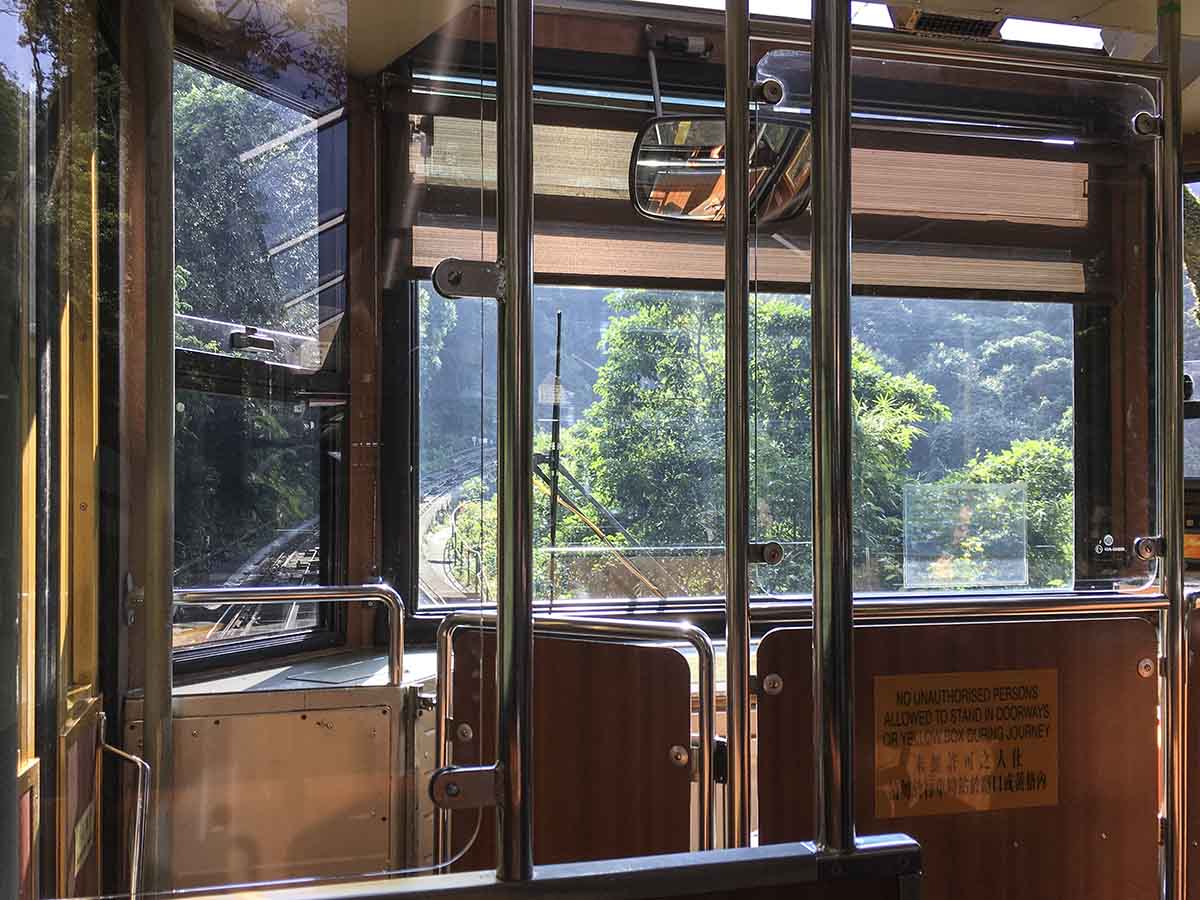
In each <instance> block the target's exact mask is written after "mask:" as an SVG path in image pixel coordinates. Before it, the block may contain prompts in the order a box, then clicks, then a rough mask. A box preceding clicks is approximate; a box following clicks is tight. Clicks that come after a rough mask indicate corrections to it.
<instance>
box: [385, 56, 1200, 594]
mask: <svg viewBox="0 0 1200 900" xmlns="http://www.w3.org/2000/svg"><path fill="white" fill-rule="evenodd" d="M764 41H765V39H764ZM767 58H768V57H764V60H766V59H767ZM770 60H771V63H770V64H771V65H772V66H775V67H777V68H776V69H773V70H771V71H766V70H765V69H763V70H760V71H759V76H760V77H765V76H767V75H773V76H777V77H779V78H780V79H782V80H784V81H785V82H786V83H789V84H794V85H797V86H798V87H797V91H798V93H797V94H796V96H795V98H791V97H790V96H789V97H788V98H786V99H785V103H784V104H783V105H778V106H777V107H776V108H775V109H774V112H773V115H774V116H776V117H778V116H781V115H782V116H796V117H797V121H798V122H801V123H803V122H805V121H807V120H806V118H805V117H806V116H807V107H806V105H805V103H804V102H803V91H804V90H807V87H806V86H807V84H808V83H809V81H808V67H809V62H808V59H807V56H806V55H805V53H804V52H802V51H795V52H793V51H791V50H788V51H786V52H782V53H778V54H775V55H773V56H770ZM763 65H766V63H765V62H764V64H763ZM939 69H940V67H939V66H936V65H933V64H930V63H927V62H905V63H903V64H898V63H897V62H896V61H895V60H890V59H882V58H876V57H874V56H871V55H869V54H867V55H863V56H861V57H856V59H855V61H854V78H855V85H856V88H855V111H854V116H855V117H856V120H857V121H858V122H859V123H860V124H861V125H862V127H861V128H856V129H855V131H854V146H853V149H852V156H851V161H852V168H853V172H854V179H853V185H852V197H851V207H852V212H853V215H854V240H855V243H854V264H853V270H854V283H855V292H856V296H855V298H854V300H853V303H852V319H853V335H854V346H853V375H854V380H853V399H854V404H855V414H856V416H855V425H854V429H855V431H854V457H853V466H854V472H853V474H854V483H853V503H854V508H853V521H854V561H855V570H854V587H855V590H856V591H857V592H859V593H860V594H864V595H865V594H872V593H908V594H918V593H927V592H936V591H958V592H974V593H986V592H995V591H1059V590H1062V591H1067V590H1074V591H1085V590H1086V591H1098V592H1105V591H1114V590H1120V589H1126V588H1131V587H1140V586H1145V585H1146V584H1147V578H1148V577H1149V576H1150V575H1151V574H1152V571H1153V570H1152V566H1147V565H1145V564H1143V563H1140V562H1138V561H1137V560H1135V559H1134V558H1133V556H1132V555H1131V553H1130V551H1129V545H1130V544H1131V542H1132V540H1133V538H1134V537H1136V536H1137V535H1138V534H1141V533H1144V532H1145V529H1147V528H1150V527H1152V523H1153V516H1154V511H1153V509H1152V500H1151V499H1150V498H1152V497H1153V490H1152V488H1153V483H1152V477H1153V476H1152V472H1153V468H1152V465H1151V462H1152V444H1153V420H1152V415H1151V414H1150V411H1149V410H1148V408H1147V407H1146V405H1145V403H1144V397H1145V396H1146V395H1147V393H1148V392H1150V391H1152V384H1151V383H1149V381H1148V379H1147V377H1146V376H1145V375H1144V374H1142V373H1145V372H1146V371H1147V368H1146V357H1145V354H1146V353H1147V348H1148V347H1149V345H1150V341H1151V335H1152V330H1151V329H1152V322H1151V321H1150V319H1149V318H1148V316H1147V315H1146V310H1147V309H1148V308H1149V304H1150V300H1149V297H1148V296H1147V294H1146V291H1147V290H1148V288H1149V286H1150V281H1149V279H1147V278H1144V277H1142V276H1143V275H1144V271H1143V270H1142V269H1141V268H1140V267H1141V266H1142V265H1143V263H1142V262H1141V261H1140V259H1141V258H1139V260H1135V261H1127V260H1125V257H1124V255H1123V254H1125V253H1127V252H1128V244H1127V242H1125V241H1124V240H1123V238H1120V237H1119V235H1123V234H1126V233H1127V231H1128V229H1141V228H1143V227H1144V226H1143V224H1142V223H1140V222H1138V221H1137V220H1136V216H1137V215H1138V214H1140V213H1139V212H1138V210H1139V209H1140V207H1138V206H1137V205H1136V204H1133V205H1130V204H1127V203H1126V201H1125V199H1124V198H1127V197H1130V196H1132V194H1131V193H1130V192H1131V191H1133V190H1135V189H1136V190H1142V189H1143V188H1145V186H1146V185H1145V184H1143V183H1137V184H1135V182H1131V181H1130V180H1129V179H1128V177H1127V169H1123V168H1122V166H1124V165H1126V164H1129V163H1132V162H1134V161H1137V162H1138V163H1139V164H1140V163H1142V162H1146V161H1147V152H1148V151H1147V146H1148V145H1146V144H1144V143H1138V142H1137V141H1135V140H1133V138H1132V137H1131V132H1130V129H1129V124H1128V123H1129V121H1130V120H1131V116H1132V115H1134V114H1136V113H1137V112H1138V111H1142V110H1151V109H1153V98H1152V95H1151V94H1150V93H1149V92H1148V91H1147V90H1146V88H1145V85H1143V84H1141V83H1138V82H1135V81H1130V82H1128V83H1122V84H1119V85H1115V86H1114V85H1112V84H1109V83H1105V82H1102V81H1100V80H1098V79H1097V80H1090V79H1086V78H1082V77H1077V76H1065V75H1056V74H1053V73H1050V74H1047V75H1046V76H1044V77H1042V76H1039V78H1038V79H1037V81H1038V85H1037V88H1036V90H1034V89H1030V88H1028V87H1024V86H1022V84H1023V83H1022V82H1020V80H1019V79H1018V78H1015V77H1012V78H1007V77H1006V78H1004V79H1002V81H1003V84H1004V88H1003V90H1001V91H1000V93H996V91H997V90H998V87H997V81H996V77H995V75H994V73H988V72H984V71H975V70H972V69H970V68H962V67H957V66H947V67H945V70H944V71H940V70H939ZM696 72H697V79H698V80H697V82H696V85H695V94H694V95H692V96H689V98H688V99H687V101H686V104H685V103H675V102H674V101H672V102H671V103H670V104H669V108H671V109H673V110H674V111H676V112H678V111H680V110H681V109H684V110H691V111H693V112H694V111H696V110H698V109H699V108H700V107H702V106H703V105H704V103H705V102H706V101H705V98H706V97H714V96H715V97H719V96H720V93H719V90H720V87H719V85H716V86H706V85H702V84H701V83H700V82H699V77H700V75H701V74H702V70H701V69H700V68H697V69H696ZM466 77H467V76H463V79H464V84H465V79H466ZM580 77H582V76H580ZM546 80H547V83H549V81H550V78H549V77H547V79H546ZM445 81H446V83H445V84H444V85H441V86H440V87H439V84H438V82H437V80H436V79H434V78H429V79H426V80H425V81H423V82H422V87H421V90H422V92H426V91H428V92H429V94H430V95H434V94H438V93H439V92H442V93H443V94H444V95H445V96H444V99H443V100H442V101H441V102H438V103H434V102H432V101H430V102H429V103H428V107H427V108H426V107H423V106H421V104H424V103H425V102H426V101H425V100H424V97H425V94H424V93H422V94H421V95H420V97H419V98H416V103H417V106H416V108H410V111H409V118H408V122H407V123H406V126H405V127H406V128H407V133H406V135H405V136H406V137H407V138H408V139H409V141H410V143H409V149H410V153H409V167H410V173H411V174H412V176H413V178H414V180H416V181H417V182H418V183H419V184H420V185H421V195H420V201H419V206H418V208H417V209H416V210H415V212H413V213H412V215H411V218H410V219H406V221H405V225H406V226H407V227H410V228H411V232H410V233H411V236H412V243H411V250H412V257H411V265H412V269H411V271H412V273H413V276H414V278H415V279H417V280H419V279H421V278H424V277H427V273H428V271H429V269H430V268H431V267H432V266H433V265H435V264H436V263H437V262H438V261H439V260H441V259H443V258H446V257H450V256H455V257H463V258H483V259H490V258H494V254H495V246H494V223H493V221H492V220H491V218H490V216H491V195H492V192H493V191H494V185H495V183H496V182H495V175H494V170H495V163H494V158H492V157H490V156H489V155H488V153H487V151H488V148H489V147H491V146H492V143H493V139H492V130H491V129H492V126H491V125H490V123H488V122H486V121H480V118H479V116H477V115H475V107H474V104H473V103H472V102H471V101H469V100H467V99H465V96H464V95H463V94H462V93H461V92H460V93H455V91H456V90H458V88H455V87H454V85H456V84H458V82H455V81H454V80H453V78H451V77H449V76H447V77H446V79H445ZM580 83H582V82H580ZM479 84H481V85H483V83H482V82H479ZM587 84H588V87H587V102H586V103H585V102H584V100H583V99H580V97H575V96H574V95H571V97H570V98H569V97H568V95H569V87H568V84H567V78H566V76H562V77H561V78H560V80H559V82H558V89H559V90H560V94H559V95H558V96H557V97H556V102H555V103H554V104H553V106H552V105H551V104H550V103H549V102H547V103H545V104H544V111H543V113H542V115H541V116H540V117H539V118H538V121H536V122H535V126H534V147H535V170H534V171H535V191H536V193H537V197H538V215H537V216H536V217H535V222H534V228H535V236H534V252H535V265H536V268H537V278H536V280H537V282H538V283H537V285H536V288H535V300H534V303H535V311H536V316H537V320H538V323H539V324H538V332H537V337H536V341H535V357H536V371H535V381H536V384H537V403H538V406H537V413H536V418H537V420H538V430H537V435H536V447H537V451H536V452H537V460H536V461H537V468H538V474H537V475H536V476H535V478H536V482H535V485H534V488H535V496H536V498H537V501H538V503H539V507H538V517H539V518H538V531H537V533H536V534H535V537H534V552H535V562H536V564H537V581H536V599H537V600H538V601H539V602H541V603H543V604H554V605H556V606H558V605H569V604H577V605H579V606H582V605H593V606H599V605H601V604H606V605H608V606H609V607H610V608H611V607H613V606H616V607H621V606H625V605H629V604H631V603H637V604H639V605H641V606H642V607H643V608H645V607H646V606H647V605H649V606H654V605H660V604H662V603H664V602H666V601H672V602H673V601H677V600H682V601H686V602H688V604H689V605H690V606H701V605H703V606H705V607H706V608H709V607H712V606H716V605H718V604H719V603H720V602H721V600H722V596H723V593H724V561H723V552H724V524H725V509H724V485H723V481H724V416H725V410H724V371H723V368H724V354H723V343H722V342H723V335H724V303H723V298H722V295H721V285H722V277H723V272H724V247H723V237H722V234H721V231H720V229H719V228H718V229H704V228H681V227H671V226H670V225H663V224H662V223H657V222H649V221H647V220H645V219H641V218H639V217H637V216H636V215H634V214H633V213H632V212H631V210H630V208H629V201H628V196H627V193H628V187H627V179H628V154H629V149H630V146H631V144H632V142H633V136H634V134H635V133H636V130H637V129H638V128H640V127H641V126H642V124H643V123H644V121H645V119H644V115H643V112H642V111H641V110H633V111H630V110H629V109H628V104H629V103H630V102H631V101H630V99H629V98H628V97H627V96H626V95H624V94H621V93H620V91H621V90H623V88H619V87H614V88H613V92H612V93H609V92H606V91H605V90H603V88H602V87H601V84H602V82H601V81H600V80H599V76H597V79H596V80H593V81H589V82H588V83H587ZM931 85H937V88H936V89H932V88H931ZM901 86H903V88H904V89H903V90H900V89H899V88H900V87H901ZM484 87H486V85H483V87H481V90H483V88H484ZM706 87H711V88H712V92H711V93H709V94H705V93H704V90H705V88H706ZM459 88H462V89H463V90H465V88H463V86H462V85H459ZM579 90H580V92H582V90H583V89H582V88H580V89H579ZM414 97H416V95H415V94H414ZM1049 97H1069V98H1071V99H1070V101H1069V102H1067V101H1064V102H1063V103H1062V104H1057V103H1050V102H1048V100H1047V98H1049ZM792 99H795V103H794V104H793V103H792V102H791V101H792ZM573 103H575V104H577V105H576V106H573V105H572V104H573ZM989 104H991V105H995V106H996V108H997V118H995V119H992V118H989V119H987V120H986V121H985V120H983V119H981V118H980V117H979V116H978V115H977V114H975V113H973V112H972V110H974V109H977V108H989V109H990V108H991V106H989ZM997 104H998V105H997ZM537 108H538V109H543V107H541V106H539V107H537ZM933 110H936V111H938V112H937V113H936V115H935V114H934V112H932V111H933ZM1032 110H1038V113H1037V115H1038V116H1040V118H1038V119H1037V122H1036V125H1033V124H1031V122H1033V120H1032V119H1030V118H1029V115H1030V113H1031V111H1032ZM706 111H707V110H706ZM1093 114H1096V115H1098V116H1099V118H1095V117H1094V115H1093ZM772 121H775V120H774V119H772ZM1101 136H1103V137H1101ZM1106 141H1107V142H1109V144H1111V146H1112V147H1116V148H1120V154H1124V156H1123V157H1122V159H1125V162H1123V163H1121V164H1120V165H1115V164H1114V162H1113V158H1112V157H1109V156H1106V155H1105V153H1104V152H1102V151H1101V150H1100V147H1101V145H1102V144H1105V142H1106ZM581 159H583V160H586V163H587V164H586V165H583V166H580V165H579V160H581ZM1147 171H1149V170H1147ZM811 227H812V226H811V220H810V219H809V218H808V217H807V216H799V217H797V218H795V219H792V220H788V221H784V222H780V223H766V224H764V223H762V222H760V223H758V226H757V227H756V229H755V230H754V232H753V236H752V240H753V246H752V248H751V266H752V271H753V273H754V279H755V280H754V293H753V294H752V298H751V304H752V312H751V315H752V332H751V341H752V346H751V352H752V363H751V365H752V373H751V375H752V391H753V393H752V398H751V400H752V404H753V410H752V412H753V418H752V423H751V424H752V429H753V430H752V435H751V453H752V457H751V477H752V484H751V494H752V498H751V504H752V505H751V518H752V526H753V529H754V537H755V539H756V540H760V541H766V540H774V541H779V542H780V543H782V544H783V545H784V547H785V558H784V561H783V562H782V563H781V564H779V565H776V566H769V567H768V566H757V567H755V570H754V573H753V578H754V591H755V593H756V595H757V596H759V597H761V598H795V597H802V596H805V595H807V594H808V593H809V592H810V591H811V589H812V544H811V540H812V534H811V531H812V528H811V517H812V506H811V484H810V482H811V473H812V447H811V409H810V400H809V398H810V395H811V389H812V388H811V372H810V366H811V354H810V346H809V340H810V331H811V316H810V307H809V301H808V297H807V296H806V294H805V292H806V291H807V290H808V287H809V280H810V276H811V256H810V249H811ZM564 285H573V286H571V287H566V286H564ZM605 285H607V286H605ZM418 293H419V299H420V315H421V340H420V352H421V365H420V373H419V379H420V388H419V392H418V393H419V404H420V409H419V422H420V425H419V427H420V434H421V441H420V447H421V459H420V471H421V493H422V506H421V515H420V527H419V536H418V541H417V544H418V556H419V559H420V578H421V584H422V591H421V596H422V601H423V602H428V601H430V600H432V601H434V602H444V603H449V604H453V603H456V602H462V601H470V602H479V601H481V600H482V601H484V602H493V601H494V599H495V584H494V578H495V543H494V536H495V527H496V526H495V498H494V492H495V436H496V432H495V415H496V413H495V396H494V392H495V358H494V352H495V341H496V335H495V318H494V315H495V310H494V307H493V306H492V305H490V304H487V303H485V304H483V306H482V307H480V306H479V305H478V304H477V302H476V301H463V302H456V301H448V300H445V299H443V298H440V297H437V296H436V295H435V294H434V292H433V291H432V289H431V287H430V286H429V285H428V283H422V284H421V286H420V288H419V290H418ZM560 314H561V315H560ZM560 335H561V337H560ZM1197 346H1198V348H1200V343H1198V345H1197ZM1195 358H1196V366H1197V369H1198V373H1197V374H1198V375H1200V349H1198V351H1197V355H1196V357H1195ZM556 366H557V371H558V372H559V373H560V374H559V376H558V377H557V378H556V376H555V372H556ZM1129 373H1133V379H1132V380H1130V379H1131V376H1130V374H1129ZM1138 379H1140V380H1138ZM1139 397H1140V398H1142V399H1138V398H1139ZM555 426H557V428H558V440H557V441H556V440H555V439H554V430H555ZM1197 446H1198V447H1200V438H1197ZM1197 471H1198V474H1200V469H1198V470H1197ZM552 510H553V514H552ZM579 606H577V607H576V608H579Z"/></svg>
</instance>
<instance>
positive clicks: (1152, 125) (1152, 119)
mask: <svg viewBox="0 0 1200 900" xmlns="http://www.w3.org/2000/svg"><path fill="white" fill-rule="evenodd" d="M1162 129H1163V122H1162V117H1161V116H1156V115H1154V113H1149V112H1145V111H1143V112H1140V113H1138V114H1137V115H1136V116H1134V117H1133V133H1134V134H1139V135H1141V136H1142V137H1161V136H1162Z"/></svg>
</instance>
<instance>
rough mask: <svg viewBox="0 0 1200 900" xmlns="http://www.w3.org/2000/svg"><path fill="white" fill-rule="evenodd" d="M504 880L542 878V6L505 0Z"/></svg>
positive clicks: (499, 742)
mask: <svg viewBox="0 0 1200 900" xmlns="http://www.w3.org/2000/svg"><path fill="white" fill-rule="evenodd" d="M497 13H498V20H497V24H496V51H497V54H498V60H497V69H498V74H499V81H500V84H499V93H498V95H497V99H496V143H497V147H496V167H497V179H496V180H497V189H496V224H497V235H496V238H497V246H498V249H499V252H498V254H497V255H498V257H499V262H500V266H501V272H502V279H503V290H502V294H503V297H502V300H501V302H500V304H499V318H500V321H499V336H500V347H499V353H498V366H497V368H498V378H497V381H498V384H497V388H498V389H497V398H496V399H497V407H498V413H499V448H498V450H499V466H500V471H499V476H498V484H497V494H498V505H499V523H498V524H499V528H498V532H499V534H498V537H497V556H498V559H499V597H498V601H499V610H498V618H497V628H496V644H497V654H496V685H497V691H496V768H497V778H498V783H497V787H498V792H499V796H498V798H497V800H498V802H497V804H496V830H497V835H498V840H497V842H496V854H497V861H496V876H497V877H498V878H500V879H501V880H504V881H526V880H528V879H530V878H532V877H533V808H532V804H533V798H532V796H531V792H532V788H533V780H532V778H531V777H530V776H531V769H532V764H531V763H532V755H533V753H532V750H533V742H532V738H531V730H532V724H533V723H532V717H531V713H532V709H533V543H532V541H533V0H499V2H498V3H497Z"/></svg>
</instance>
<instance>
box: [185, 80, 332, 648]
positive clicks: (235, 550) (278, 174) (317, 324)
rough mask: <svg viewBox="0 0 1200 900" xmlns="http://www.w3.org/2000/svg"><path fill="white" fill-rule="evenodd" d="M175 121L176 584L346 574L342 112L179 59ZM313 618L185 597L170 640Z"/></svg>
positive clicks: (310, 580) (293, 582)
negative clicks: (304, 104)
mask: <svg viewBox="0 0 1200 900" xmlns="http://www.w3.org/2000/svg"><path fill="white" fill-rule="evenodd" d="M173 128H174V139H175V216H176V229H175V246H176V254H175V256H176V271H175V312H176V316H175V335H176V385H177V396H176V461H175V468H176V491H175V493H176V498H175V500H176V503H175V508H176V515H175V525H176V542H175V584H176V586H177V587H227V588H229V587H252V586H300V585H308V584H319V583H330V582H331V581H336V580H337V577H336V572H337V571H338V566H339V565H340V564H341V559H340V554H338V552H337V547H336V546H335V543H333V542H331V538H337V537H338V536H340V535H341V533H342V530H343V529H341V528H340V527H339V521H340V518H339V517H340V516H341V515H343V514H344V509H343V506H342V502H341V500H340V496H341V495H340V493H339V492H340V491H342V490H343V488H344V477H343V476H342V475H341V474H340V472H341V470H342V468H343V466H342V464H341V455H340V452H339V451H340V449H341V448H342V446H344V431H345V415H344V404H345V399H346V378H345V368H346V366H345V362H346V360H345V357H346V351H345V348H344V346H343V344H344V341H343V340H342V339H340V336H339V332H340V330H341V328H340V326H341V322H342V319H343V311H344V309H345V284H344V281H345V259H346V252H345V235H346V228H345V195H346V173H345V140H346V123H345V120H344V118H343V116H342V111H341V110H340V109H332V110H327V111H325V112H323V113H321V114H320V115H317V114H314V112H313V111H312V110H303V111H302V110H301V109H300V108H299V107H298V106H294V105H289V103H286V102H282V99H276V98H275V97H268V96H266V94H265V93H256V92H255V91H254V90H250V89H248V88H247V87H245V86H242V85H241V84H235V83H234V82H232V81H230V80H226V79H224V78H221V77H218V76H217V75H214V74H211V73H210V72H209V71H206V70H202V69H200V68H196V67H194V66H192V65H189V64H187V63H184V62H181V61H177V62H176V64H175V83H174V123H173ZM320 615H327V613H320ZM318 618H319V611H318V607H315V606H313V605H311V604H294V605H292V606H258V607H256V606H245V605H243V606H228V607H214V608H212V609H204V608H197V607H186V608H185V607H179V608H177V610H176V616H175V626H176V644H177V645H178V646H182V645H188V644H193V643H199V642H205V641H214V640H225V639H230V638H243V637H251V636H255V635H258V634H263V633H273V632H280V631H300V630H303V629H307V628H311V627H313V626H314V625H316V624H318Z"/></svg>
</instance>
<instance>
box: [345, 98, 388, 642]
mask: <svg viewBox="0 0 1200 900" xmlns="http://www.w3.org/2000/svg"><path fill="white" fill-rule="evenodd" d="M376 118H377V107H376V104H375V103H374V101H373V100H372V99H370V98H368V97H367V95H366V88H364V87H363V86H362V85H361V84H359V83H358V82H354V81H352V82H350V92H349V99H348V112H347V123H348V128H349V135H348V142H349V148H348V154H349V161H348V163H347V165H348V169H347V172H348V178H349V198H348V199H347V200H346V202H347V208H348V213H347V217H346V229H347V242H348V252H349V265H348V272H347V278H346V281H347V293H346V302H347V307H348V309H347V317H348V319H349V322H350V328H349V330H350V426H349V438H350V447H349V454H348V455H349V461H350V466H349V498H348V504H347V507H348V515H349V544H348V559H347V577H348V578H349V581H350V583H351V584H361V583H364V582H367V581H370V580H371V579H372V578H374V577H376V576H377V575H378V574H379V440H380V431H379V410H380V397H379V354H380V341H379V337H380V322H379V285H378V277H377V275H378V247H379V240H378V231H377V219H378V202H377V200H378V181H377V178H376V172H377V168H376V162H375V142H376V140H377V129H376ZM358 611H359V609H358V606H357V605H355V606H354V607H353V609H352V614H351V615H352V617H354V613H356V612H358ZM357 618H358V619H359V620H360V629H363V630H360V632H359V634H357V635H353V634H352V635H351V638H352V640H353V641H354V642H355V643H367V642H368V641H369V639H370V627H369V622H367V623H365V625H363V624H361V623H362V622H365V617H364V616H362V615H359V616H357Z"/></svg>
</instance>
